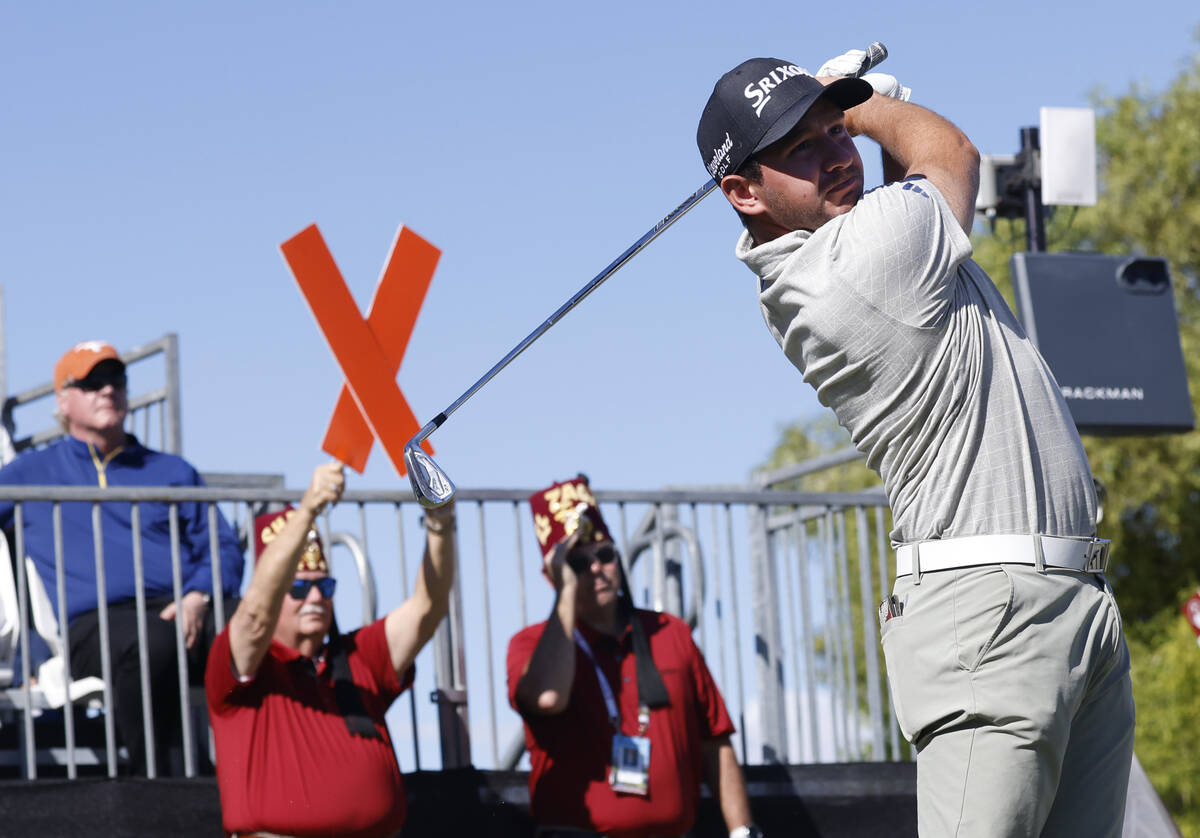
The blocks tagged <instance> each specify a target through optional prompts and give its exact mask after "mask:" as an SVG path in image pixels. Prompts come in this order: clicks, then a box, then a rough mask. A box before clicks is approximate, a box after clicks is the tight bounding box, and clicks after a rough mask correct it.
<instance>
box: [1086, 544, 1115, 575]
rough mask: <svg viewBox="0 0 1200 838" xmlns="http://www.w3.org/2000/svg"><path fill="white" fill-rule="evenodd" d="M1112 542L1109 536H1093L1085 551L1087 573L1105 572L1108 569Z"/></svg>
mask: <svg viewBox="0 0 1200 838" xmlns="http://www.w3.org/2000/svg"><path fill="white" fill-rule="evenodd" d="M1111 545H1112V542H1111V541H1109V540H1108V539H1107V538H1093V539H1092V540H1091V541H1090V542H1089V543H1088V545H1087V549H1086V551H1085V553H1084V558H1085V559H1086V563H1085V564H1084V566H1083V570H1084V572H1085V573H1105V572H1106V571H1107V570H1108V548H1109V547H1110V546H1111Z"/></svg>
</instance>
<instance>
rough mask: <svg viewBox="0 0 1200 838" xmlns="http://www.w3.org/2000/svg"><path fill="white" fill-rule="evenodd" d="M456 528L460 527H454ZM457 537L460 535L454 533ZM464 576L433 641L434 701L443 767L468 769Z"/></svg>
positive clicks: (458, 579) (458, 575) (459, 576)
mask: <svg viewBox="0 0 1200 838" xmlns="http://www.w3.org/2000/svg"><path fill="white" fill-rule="evenodd" d="M454 526H455V527H456V529H457V525H454ZM455 535H456V536H457V532H456V533H455ZM454 551H455V554H456V555H455V557H454V563H455V567H458V566H459V564H458V555H457V553H458V539H457V537H456V538H455V540H454ZM462 614H463V606H462V574H461V573H456V574H455V575H454V587H453V588H452V589H451V591H450V613H449V614H447V615H446V619H444V620H442V623H441V625H439V626H438V629H437V633H436V634H435V635H434V638H433V653H434V657H433V660H434V669H435V676H436V679H437V682H436V689H435V690H434V694H433V700H434V701H435V702H436V703H437V706H438V723H439V728H440V730H441V740H442V768H465V767H467V766H469V765H470V764H471V727H470V723H469V717H468V708H467V655H466V649H465V647H464V646H463V618H462Z"/></svg>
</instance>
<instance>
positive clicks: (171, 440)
mask: <svg viewBox="0 0 1200 838" xmlns="http://www.w3.org/2000/svg"><path fill="white" fill-rule="evenodd" d="M165 341H166V345H165V346H164V348H163V352H164V353H165V355H166V361H167V401H168V402H169V403H170V406H169V408H168V414H167V421H166V422H164V424H165V425H168V426H169V428H170V432H169V434H168V436H167V440H168V447H167V451H168V452H170V453H171V454H176V455H182V454H183V405H182V404H181V403H180V396H181V394H182V392H183V388H182V387H181V386H180V383H179V335H177V334H175V333H174V332H169V333H168V334H167V336H166V338H165ZM189 776H190V775H189Z"/></svg>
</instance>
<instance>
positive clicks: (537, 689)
mask: <svg viewBox="0 0 1200 838" xmlns="http://www.w3.org/2000/svg"><path fill="white" fill-rule="evenodd" d="M574 683H575V590H574V588H573V587H570V586H565V587H564V588H563V589H562V590H561V591H559V594H558V598H557V599H556V600H555V603H554V610H553V611H552V612H551V614H550V619H548V620H547V621H546V628H545V630H544V631H542V636H541V638H539V639H538V643H537V646H535V647H534V650H533V654H532V655H531V656H530V657H529V664H528V666H526V668H525V673H524V674H523V675H522V676H521V680H520V681H519V682H518V683H517V702H518V703H519V704H520V706H521V707H522V708H524V709H525V710H527V711H529V712H532V713H537V714H554V713H561V712H562V711H563V710H565V709H566V708H567V704H568V703H569V702H570V700H571V687H572V685H573V684H574Z"/></svg>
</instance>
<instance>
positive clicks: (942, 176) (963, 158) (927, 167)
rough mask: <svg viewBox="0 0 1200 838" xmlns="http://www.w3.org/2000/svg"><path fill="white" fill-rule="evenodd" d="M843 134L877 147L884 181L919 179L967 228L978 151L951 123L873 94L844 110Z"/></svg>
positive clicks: (972, 206)
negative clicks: (927, 183) (928, 184)
mask: <svg viewBox="0 0 1200 838" xmlns="http://www.w3.org/2000/svg"><path fill="white" fill-rule="evenodd" d="M846 130H848V131H849V132H850V133H851V134H852V135H854V136H858V135H861V136H864V137H867V138H869V139H872V140H874V141H875V142H877V143H879V145H880V147H881V148H882V149H883V153H884V166H885V169H884V175H885V180H888V181H891V180H901V179H903V178H906V177H911V176H912V175H918V174H919V175H924V176H925V177H927V178H929V180H930V181H931V182H932V183H933V184H934V185H935V186H936V187H937V188H938V190H939V191H941V192H942V195H943V196H944V197H945V198H946V201H947V202H948V203H949V204H950V208H951V209H952V210H953V211H954V215H955V217H956V218H958V220H959V222H960V223H961V224H962V225H963V227H964V228H965V229H967V230H969V229H970V226H971V222H972V219H973V217H974V212H975V195H976V193H977V192H978V191H979V152H978V151H977V150H976V149H975V146H974V145H972V143H971V141H970V140H969V139H967V136H966V134H964V133H963V132H962V131H960V130H959V129H958V128H957V127H956V126H955V125H954V124H953V123H952V122H950V121H949V120H947V119H945V118H943V117H941V116H939V115H938V114H936V113H934V112H933V111H931V110H928V109H926V108H923V107H921V106H920V105H914V104H912V103H910V102H901V101H899V100H897V99H892V98H890V97H887V96H881V95H880V94H878V93H876V94H875V95H873V96H872V97H871V98H870V99H868V100H867V101H866V102H864V103H863V104H861V105H858V106H856V107H853V108H850V109H849V110H848V111H846Z"/></svg>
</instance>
